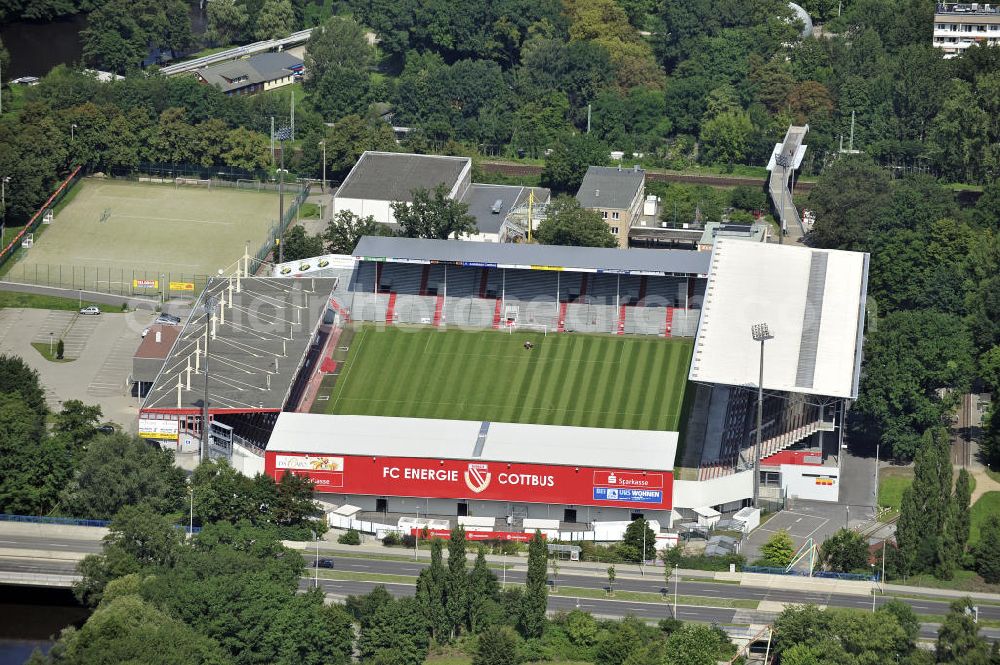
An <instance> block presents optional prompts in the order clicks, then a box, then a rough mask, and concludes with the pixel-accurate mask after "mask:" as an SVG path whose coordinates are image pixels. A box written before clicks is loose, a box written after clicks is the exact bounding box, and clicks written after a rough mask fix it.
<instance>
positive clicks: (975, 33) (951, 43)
mask: <svg viewBox="0 0 1000 665" xmlns="http://www.w3.org/2000/svg"><path fill="white" fill-rule="evenodd" d="M978 43H981V44H997V43H1000V6H998V5H990V4H981V3H977V2H973V3H964V4H963V3H942V4H938V5H937V8H936V9H935V10H934V46H935V47H937V48H939V49H942V50H943V51H944V57H945V58H954V57H955V56H956V55H959V54H961V53H962V51H964V50H965V49H967V48H969V47H970V46H972V45H973V44H978Z"/></svg>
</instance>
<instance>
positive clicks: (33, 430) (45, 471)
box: [0, 363, 72, 515]
mask: <svg viewBox="0 0 1000 665" xmlns="http://www.w3.org/2000/svg"><path fill="white" fill-rule="evenodd" d="M15 364H16V363H15ZM2 380H3V379H0V381H2ZM25 388H26V389H27V390H28V392H29V394H30V392H31V391H30V386H25ZM0 459H3V473H2V474H0V510H2V511H3V512H5V513H14V514H19V515H45V514H48V513H50V512H51V511H52V509H53V508H54V507H55V504H56V501H57V498H58V496H59V492H61V491H62V490H61V489H60V485H61V486H63V487H65V485H66V483H67V482H68V481H69V478H70V474H71V472H72V467H71V459H72V456H71V451H70V449H69V447H68V444H67V442H66V441H65V439H64V438H63V437H54V436H50V435H49V434H48V433H47V432H46V431H45V420H44V416H43V415H40V414H38V413H37V412H35V411H33V410H32V409H31V407H30V406H29V405H28V403H26V402H25V401H24V398H23V396H22V395H21V394H18V393H4V392H0Z"/></svg>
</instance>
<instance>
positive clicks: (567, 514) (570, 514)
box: [563, 508, 576, 522]
mask: <svg viewBox="0 0 1000 665" xmlns="http://www.w3.org/2000/svg"><path fill="white" fill-rule="evenodd" d="M575 521H576V508H564V509H563V522H575Z"/></svg>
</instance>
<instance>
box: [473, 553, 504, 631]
mask: <svg viewBox="0 0 1000 665" xmlns="http://www.w3.org/2000/svg"><path fill="white" fill-rule="evenodd" d="M499 598H500V584H499V582H497V576H496V574H495V573H494V572H493V571H492V570H490V568H489V566H488V565H487V564H486V549H485V548H484V547H483V546H482V545H480V546H479V552H478V553H477V554H476V563H475V564H474V565H473V567H472V571H471V572H470V573H469V628H470V630H471V631H472V632H473V633H479V632H481V631H482V629H483V628H485V627H486V626H489V625H492V624H493V623H498V622H499V620H500V616H499V611H500V606H499V605H498V603H497V601H498V600H499Z"/></svg>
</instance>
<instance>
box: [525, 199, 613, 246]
mask: <svg viewBox="0 0 1000 665" xmlns="http://www.w3.org/2000/svg"><path fill="white" fill-rule="evenodd" d="M534 237H535V238H536V239H537V240H538V242H540V243H541V244H543V245H571V246H574V247H617V246H618V240H617V238H615V236H613V235H612V234H611V231H610V229H609V228H608V225H607V224H605V223H604V220H602V219H601V216H600V214H598V212H597V211H595V210H588V209H586V208H584V207H583V206H581V205H580V202H579V201H577V200H576V198H574V197H572V196H557V197H556V198H555V200H554V201H552V203H550V204H549V206H548V209H547V210H546V215H545V219H544V220H542V222H541V223H540V224H539V225H538V229H537V230H536V231H535V234H534Z"/></svg>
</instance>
